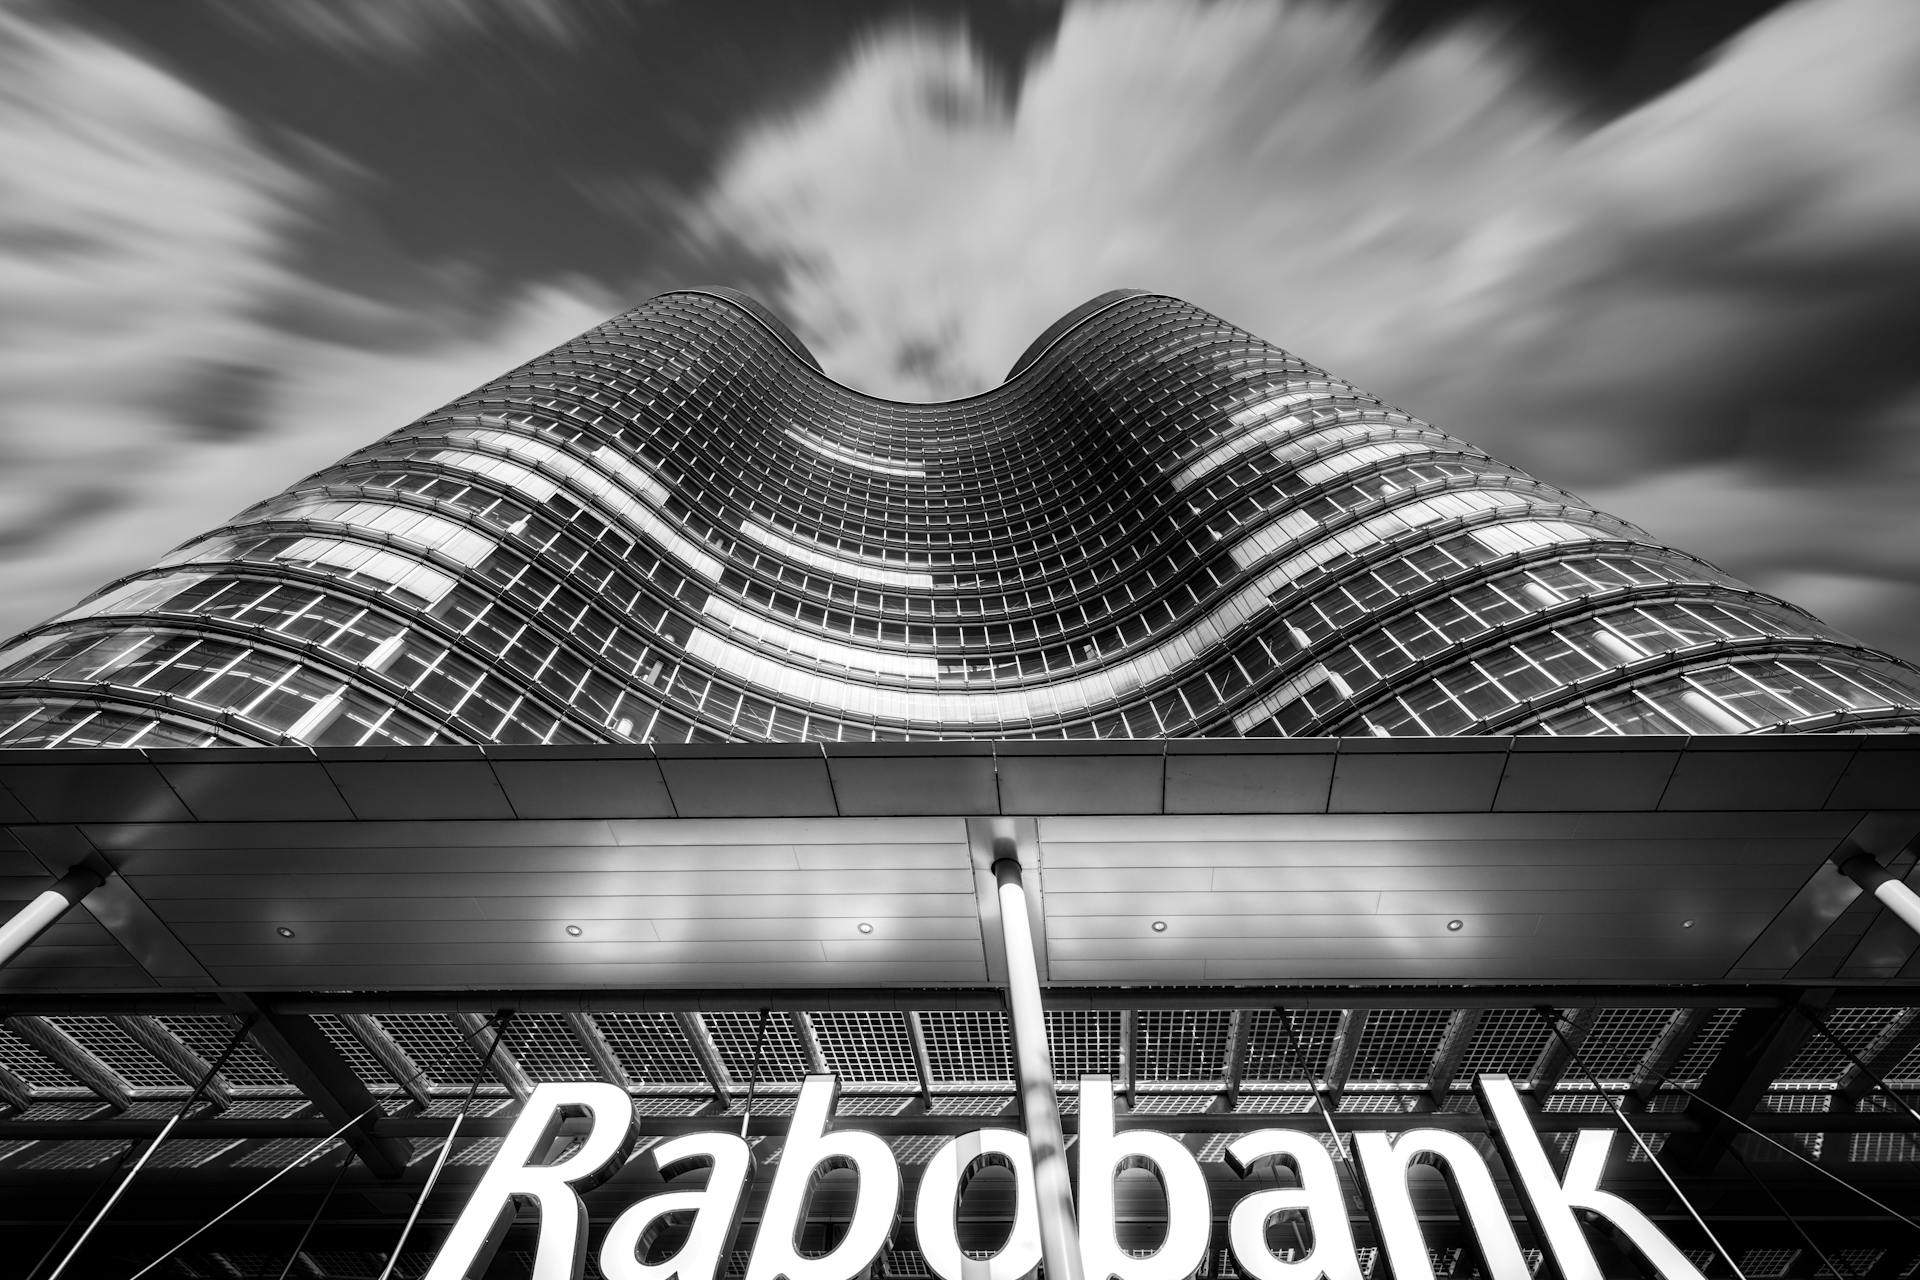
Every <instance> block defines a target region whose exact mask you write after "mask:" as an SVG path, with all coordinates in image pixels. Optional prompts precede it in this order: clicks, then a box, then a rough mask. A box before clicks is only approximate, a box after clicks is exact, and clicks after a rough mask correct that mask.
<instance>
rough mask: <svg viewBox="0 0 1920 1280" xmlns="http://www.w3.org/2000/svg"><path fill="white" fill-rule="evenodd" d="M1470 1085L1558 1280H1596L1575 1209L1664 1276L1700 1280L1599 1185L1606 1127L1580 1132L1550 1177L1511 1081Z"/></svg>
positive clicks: (1488, 1078)
mask: <svg viewBox="0 0 1920 1280" xmlns="http://www.w3.org/2000/svg"><path fill="white" fill-rule="evenodd" d="M1475 1087H1476V1088H1477V1089H1478V1090H1479V1092H1480V1109H1481V1110H1482V1111H1485V1112H1486V1113H1487V1117H1488V1118H1489V1119H1490V1120H1491V1121H1492V1122H1493V1131H1494V1137H1495V1138H1496V1139H1497V1140H1498V1141H1499V1143H1500V1152H1501V1154H1502V1155H1504V1156H1505V1157H1506V1160H1507V1169H1508V1171H1509V1172H1511V1173H1512V1174H1513V1180H1514V1182H1516V1183H1517V1184H1519V1187H1520V1198H1521V1199H1522V1200H1523V1201H1525V1202H1526V1206H1527V1214H1528V1216H1529V1217H1531V1218H1532V1219H1533V1225H1534V1229H1535V1230H1537V1231H1538V1232H1539V1233H1540V1238H1541V1239H1542V1240H1544V1241H1546V1242H1547V1244H1548V1246H1549V1247H1550V1248H1551V1249H1552V1250H1553V1256H1554V1260H1555V1261H1556V1262H1558V1263H1559V1264H1560V1275H1561V1276H1562V1277H1563V1280H1601V1272H1600V1264H1599V1263H1598V1262H1597V1261H1596V1260H1595V1259H1594V1256H1593V1249H1592V1248H1591V1246H1589V1245H1588V1244H1587V1237H1586V1233H1585V1232H1584V1231H1582V1230H1581V1229H1580V1223H1579V1220H1578V1219H1576V1218H1575V1217H1574V1211H1575V1210H1579V1211H1581V1212H1583V1213H1589V1214H1593V1215H1594V1216H1596V1217H1600V1218H1605V1219H1606V1220H1607V1221H1609V1222H1611V1223H1613V1225H1614V1226H1615V1227H1616V1228H1618V1229H1619V1231H1620V1234H1621V1235H1623V1236H1625V1237H1626V1238H1627V1239H1628V1240H1630V1241H1632V1242H1633V1247H1634V1248H1636V1249H1638V1250H1639V1251H1640V1252H1641V1253H1642V1254H1644V1255H1646V1259H1647V1261H1648V1262H1649V1263H1651V1264H1652V1265H1653V1269H1654V1270H1656V1271H1658V1272H1659V1273H1660V1274H1661V1275H1662V1276H1664V1277H1666V1280H1702V1277H1701V1275H1700V1271H1699V1268H1697V1267H1695V1266H1694V1265H1693V1264H1692V1263H1691V1262H1688V1261H1687V1258H1686V1255H1685V1254H1683V1253H1681V1252H1680V1250H1679V1249H1677V1248H1675V1247H1674V1244H1673V1241H1671V1240H1669V1239H1667V1236H1666V1233H1665V1232H1663V1231H1661V1230H1660V1228H1659V1227H1656V1226H1655V1225H1654V1224H1653V1223H1652V1221H1651V1220H1649V1219H1648V1217H1647V1215H1646V1214H1644V1213H1641V1212H1640V1211H1639V1210H1638V1209H1636V1208H1634V1207H1633V1206H1632V1205H1630V1204H1628V1203H1627V1202H1626V1201H1625V1200H1622V1199H1621V1198H1620V1197H1619V1196H1616V1195H1614V1194H1612V1193H1611V1192H1607V1191H1602V1190H1600V1175H1601V1172H1602V1171H1603V1170H1605V1168H1606V1167H1607V1152H1608V1151H1609V1150H1611V1149H1612V1147H1613V1133H1612V1131H1611V1130H1607V1129H1582V1130H1581V1131H1580V1132H1579V1134H1578V1136H1576V1137H1575V1139H1574V1143H1573V1154H1572V1155H1571V1156H1569V1157H1568V1159H1567V1174H1566V1177H1565V1178H1564V1179H1562V1178H1556V1177H1554V1176H1553V1166H1552V1165H1551V1164H1550V1163H1548V1161H1547V1153H1546V1151H1545V1150H1544V1149H1543V1148H1542V1147H1541V1145H1540V1137H1539V1135H1538V1134H1536V1133H1535V1132H1534V1129H1533V1119H1532V1117H1531V1116H1529V1115H1528V1114H1527V1109H1526V1107H1525V1106H1524V1105H1523V1104H1522V1103H1521V1101H1520V1095H1519V1093H1518V1092H1516V1091H1515V1090H1514V1087H1513V1082H1512V1081H1511V1080H1509V1079H1507V1077H1505V1076H1498V1075H1483V1076H1481V1077H1480V1078H1479V1079H1478V1080H1477V1081H1475Z"/></svg>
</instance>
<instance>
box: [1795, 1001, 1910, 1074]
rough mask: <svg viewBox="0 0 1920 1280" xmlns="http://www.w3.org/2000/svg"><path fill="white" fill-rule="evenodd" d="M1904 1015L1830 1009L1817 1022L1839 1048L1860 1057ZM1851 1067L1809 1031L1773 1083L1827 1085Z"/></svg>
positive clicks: (1833, 1046) (1884, 1010) (1892, 1011)
mask: <svg viewBox="0 0 1920 1280" xmlns="http://www.w3.org/2000/svg"><path fill="white" fill-rule="evenodd" d="M1905 1012H1906V1011H1905V1010H1904V1009H1898V1008H1865V1009H1829V1010H1827V1011H1826V1013H1825V1014H1823V1015H1821V1017H1820V1021H1821V1022H1823V1023H1825V1024H1826V1027H1827V1030H1829V1031H1831V1032H1833V1034H1834V1036H1835V1038H1837V1039H1838V1040H1839V1041H1840V1043H1841V1044H1844V1045H1846V1046H1847V1047H1848V1048H1849V1049H1851V1050H1852V1051H1853V1053H1854V1055H1855V1056H1859V1055H1860V1054H1861V1052H1862V1051H1863V1050H1865V1049H1866V1048H1867V1047H1868V1046H1869V1045H1871V1044H1872V1043H1873V1041H1874V1038H1875V1037H1876V1036H1878V1035H1879V1034H1880V1032H1881V1030H1882V1029H1883V1028H1885V1027H1886V1025H1887V1024H1888V1023H1890V1022H1892V1021H1893V1020H1894V1019H1896V1018H1898V1017H1900V1016H1901V1015H1902V1014H1903V1013H1905ZM1850 1065H1852V1061H1851V1059H1849V1058H1848V1057H1847V1055H1846V1053H1845V1052H1843V1051H1842V1050H1841V1048H1840V1045H1836V1044H1835V1043H1834V1042H1833V1041H1832V1040H1829V1039H1827V1038H1826V1037H1825V1036H1823V1035H1821V1034H1820V1033H1819V1032H1818V1031H1809V1032H1808V1034H1807V1041H1806V1043H1805V1044H1804V1045H1802V1046H1801V1049H1800V1052H1799V1053H1797V1054H1795V1055H1794V1057H1793V1061H1792V1062H1790V1063H1788V1064H1787V1067H1786V1069H1785V1070H1784V1071H1782V1072H1781V1073H1780V1075H1779V1076H1778V1077H1777V1079H1776V1081H1775V1083H1776V1084H1780V1083H1786V1082H1789V1081H1795V1080H1808V1081H1827V1080H1831V1079H1833V1078H1834V1077H1835V1076H1836V1075H1838V1074H1839V1073H1840V1072H1842V1071H1844V1070H1846V1069H1847V1067H1849V1066H1850Z"/></svg>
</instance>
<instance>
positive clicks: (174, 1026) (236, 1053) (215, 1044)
mask: <svg viewBox="0 0 1920 1280" xmlns="http://www.w3.org/2000/svg"><path fill="white" fill-rule="evenodd" d="M159 1022H160V1025H161V1026H163V1027H165V1028H166V1029H167V1030H168V1031H169V1032H170V1033H171V1034H172V1035H173V1036H174V1038H175V1039H177V1040H179V1041H180V1043H182V1044H184V1045H186V1046H187V1048H189V1049H191V1050H193V1051H194V1052H195V1053H197V1054H199V1055H200V1060H201V1061H202V1062H204V1063H206V1064H207V1065H208V1066H212V1065H213V1064H214V1063H215V1062H218V1061H220V1056H221V1055H222V1054H226V1062H225V1063H224V1064H223V1065H222V1066H221V1068H220V1078H221V1079H223V1080H225V1081H226V1082H227V1083H228V1084H229V1085H231V1086H232V1087H233V1088H235V1089H237V1090H250V1089H261V1090H268V1091H275V1090H279V1091H286V1090H291V1089H292V1088H293V1086H292V1084H291V1083H289V1082H288V1080H287V1078H286V1077H285V1076H283V1075H281V1074H280V1072H279V1070H278V1069H277V1068H276V1067H275V1066H274V1065H273V1064H272V1063H271V1062H269V1061H267V1056H266V1055H265V1054H263V1053H261V1052H260V1049H259V1046H257V1045H255V1044H254V1043H253V1039H252V1037H250V1036H246V1037H242V1038H241V1040H240V1042H239V1043H238V1044H237V1045H236V1044H234V1043H233V1036H234V1033H235V1032H236V1031H238V1030H239V1029H240V1023H239V1022H238V1020H236V1019H234V1018H208V1017H198V1016H192V1015H179V1014H163V1015H162V1016H161V1017H160V1019H159ZM230 1045H231V1046H232V1052H230V1053H229V1052H228V1046H230Z"/></svg>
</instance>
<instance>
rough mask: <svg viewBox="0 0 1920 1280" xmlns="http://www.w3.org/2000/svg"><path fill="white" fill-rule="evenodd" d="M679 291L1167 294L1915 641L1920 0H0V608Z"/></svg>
mask: <svg viewBox="0 0 1920 1280" xmlns="http://www.w3.org/2000/svg"><path fill="white" fill-rule="evenodd" d="M698 283H714V284H731V285H736V286H739V287H742V288H746V289H748V290H749V291H750V292H753V293H755V294H756V295H758V296H760V297H762V298H764V299H765V300H766V301H767V302H768V303H769V304H770V305H772V306H773V307H775V309H776V310H779V311H780V312H781V313H782V314H784V315H786V316H787V317H789V318H790V319H791V321H792V322H793V324H794V325H795V327H796V329H798V330H799V332H800V333H801V334H802V336H803V337H804V338H805V339H806V340H807V341H808V343H809V344H810V345H811V346H812V347H813V349H814V350H815V351H816V353H817V354H818V355H819V356H820V358H821V360H822V362H823V364H824V365H825V367H826V368H827V370H828V372H829V373H831V374H833V375H834V376H836V377H838V378H840V379H842V380H843V381H846V382H848V383H849V384H851V385H855V386H858V387H861V388H863V389H866V390H870V391H873V392H875V393H877V394H885V395H892V396H896V397H899V398H902V399H939V398H945V397H948V396H952V395H957V394H964V393H967V392H971V391H977V390H979V389H981V388H983V387H985V386H990V385H992V384H993V383H995V382H997V381H998V380H999V378H1000V377H1001V375H1002V374H1003V373H1004V371H1005V369H1006V368H1007V366H1008V364H1009V363H1010V362H1011V361H1012V359H1013V357H1014V356H1015V355H1016V354H1017V353H1018V352H1019V351H1020V350H1021V349H1022V348H1024V347H1025V346H1026V344H1027V343H1028V342H1029V341H1030V340H1031V339H1032V337H1033V336H1034V335H1035V334H1036V333H1038V332H1039V330H1040V329H1042V328H1044V327H1045V325H1046V324H1047V323H1048V322H1049V321H1051V320H1052V319H1054V318H1055V317H1057V316H1058V315H1059V314H1061V313H1062V312H1064V311H1066V310H1068V309H1069V308H1071V307H1072V306H1074V305H1076V304H1077V303H1079V302H1081V301H1083V300H1084V299H1085V298H1087V297H1089V296H1092V295H1093V294H1096V293H1099V292H1103V291H1104V290H1106V289H1109V288H1113V287H1116V286H1123V285H1126V286H1134V287H1142V288H1150V289H1159V290H1163V291H1166V292H1169V293H1173V294H1176V295H1179V296H1182V297H1186V298H1189V299H1190V300H1192V301H1194V302H1197V303H1199V304H1200V305H1202V306H1205V307H1208V308H1210V309H1212V310H1214V311H1217V312H1219V313H1220V314H1222V315H1224V316H1226V317H1227V318H1228V319H1230V320H1233V321H1235V322H1236V323H1239V324H1242V325H1245V326H1246V327H1248V328H1250V329H1252V330H1254V331H1255V332H1257V333H1260V334H1261V335H1262V336H1264V337H1266V338H1268V339H1270V340H1271V341H1274V342H1276V343H1278V344H1280V345H1282V346H1285V347H1288V348H1290V349H1293V350H1296V351H1298V352H1299V353H1301V354H1302V355H1304V356H1306V357H1307V358H1309V359H1311V360H1315V361H1317V362H1319V363H1321V364H1324V365H1326V366H1327V367H1329V368H1331V369H1333V370H1335V371H1336V372H1338V373H1340V374H1342V375H1343V376H1346V377H1349V378H1351V379H1352V380H1353V381H1355V382H1357V383H1358V384H1359V385H1361V386H1363V387H1367V388H1369V389H1370V390H1373V391H1376V392H1378V393H1380V394H1382V395H1383V396H1385V397H1387V398H1388V399H1390V400H1392V401H1394V402H1396V403H1397V404H1399V405H1401V406H1402V407H1404V408H1406V409H1408V410H1409V411H1411V412H1413V413H1416V414H1418V415H1420V416H1422V417H1425V418H1428V419H1430V420H1432V421H1434V422H1436V423H1437V424H1439V425H1441V426H1442V427H1445V428H1446V429H1448V430H1451V431H1453V432H1455V433H1456V434H1458V435H1461V436H1463V437H1464V438H1466V439H1468V440H1471V441H1473V442H1475V443H1477V444H1480V445H1482V446H1484V447H1487V448H1489V449H1491V450H1492V451H1493V452H1495V453H1496V454H1499V455H1501V456H1504V457H1507V458H1509V459H1511V460H1512V461H1515V462H1518V463H1520V464H1522V465H1524V466H1526V467H1528V468H1529V469H1531V470H1533V471H1535V472H1536V473H1537V474H1539V475H1540V476H1542V477H1543V478H1544V479H1548V480H1550V481H1554V482H1557V483H1563V484H1567V485H1569V486H1570V487H1572V488H1574V489H1575V490H1576V491H1579V492H1582V493H1584V494H1585V495H1586V496H1587V497H1589V498H1590V499H1592V500H1593V501H1595V502H1596V503H1597V504H1599V505H1601V506H1603V507H1608V508H1610V509H1613V510H1615V511H1617V512H1618V513H1619V514H1622V515H1625V516H1627V517H1628V518H1630V519H1634V520H1637V521H1638V522H1640V523H1642V524H1643V525H1646V526H1647V527H1648V528H1649V529H1650V530H1651V531H1652V532H1653V533H1655V534H1656V535H1658V536H1659V537H1661V538H1662V539H1664V540H1666V541H1670V542H1672V543H1673V544H1675V545H1678V546H1681V547H1684V548H1687V549H1689V550H1693V551H1696V552H1699V553H1701V554H1704V555H1706V556H1708V557H1709V558H1712V559H1715V560H1717V561H1719V562H1720V563H1722V564H1724V565H1726V566H1727V567H1728V568H1730V569H1732V570H1733V571H1734V572H1736V573H1739V574H1741V575H1742V576H1745V577H1747V578H1748V579H1749V580H1750V581H1752V582H1754V583H1755V584H1756V585H1758V586H1760V587H1761V588H1762V589H1765V590H1771V591H1776V592H1778V593H1780V594H1781V595H1783V596H1785V597H1787V598H1789V599H1793V600H1795V601H1797V602H1799V603H1801V604H1803V605H1806V606H1807V607H1809V608H1812V609H1813V610H1814V611H1815V612H1817V613H1820V614H1822V615H1823V616H1826V617H1827V618H1828V619H1829V620H1831V621H1833V622H1835V623H1836V624H1837V625H1839V626H1841V627H1843V628H1846V629H1849V630H1852V631H1854V632H1855V633H1856V634H1859V635H1861V636H1862V637H1863V638H1865V639H1867V640H1868V641H1870V642H1872V643H1876V644H1880V645H1883V646H1886V647H1888V648H1890V649H1892V650H1894V651H1895V652H1899V653H1902V654H1904V655H1905V656H1909V657H1914V656H1920V516H1916V515H1915V514H1914V508H1915V507H1916V505H1920V504H1916V503H1915V501H1914V499H1915V496H1916V493H1920V371H1917V370H1916V368H1915V363H1914V358H1913V356H1912V354H1911V340H1910V338H1909V336H1908V335H1910V334H1911V333H1912V332H1913V331H1914V329H1915V326H1916V323H1917V322H1920V304H1917V303H1916V302H1915V299H1916V298H1920V289H1916V288H1915V285H1916V284H1920V5H1914V4H1912V3H1911V0H1806V2H1803V3H1797V4H1788V5H1781V4H1775V3H1766V2H1762V0H1552V2H1551V3H1536V2H1534V0H1382V2H1381V3H1378V4H1367V3H1362V2H1360V0H1340V2H1339V3H1324V4H1323V3H1314V2H1312V0H1305V2H1302V3H1294V4H1288V5H1283V4H1279V3H1270V2H1269V0H1249V2H1247V3H1233V2H1231V0H1214V2H1212V3H1193V4H1159V3H1124V2H1120V3H1104V4H1067V5H1061V4H1054V3H1044V2H1041V0H1007V2H1005V3H962V2H961V0H952V2H949V3H926V2H918V3H901V2H898V0H866V2H862V3H852V2H847V3H840V2H835V0H805V2H802V0H786V2H783V3H771V2H753V0H724V2H716V0H697V2H696V0H689V2H686V3H673V2H669V0H652V2H647V3H641V2H634V3H625V4H618V3H601V4H587V3H577V2H574V0H565V2H561V0H492V2H483V0H274V2H273V3H260V2H258V0H230V2H229V3H212V2H211V0H173V2H171V3H168V4H164V5H159V4H154V3H152V2H151V0H72V2H70V3H65V4H54V3H51V2H41V0H13V2H12V3H10V4H9V3H0V585H3V586H4V587H5V588H6V590H5V591H4V592H3V593H0V633H6V632H10V631H12V630H15V629H17V628H20V627H24V626H28V625H31V624H33V623H34V622H37V621H39V620H40V619H41V618H44V617H46V616H47V615H49V614H51V613H53V612H55V611H56V610H58V609H60V608H63V607H65V606H66V605H67V604H69V603H71V602H72V601H73V600H74V599H76V598H78V597H79V596H80V595H82V594H84V593H85V592H87V591H88V590H90V589H91V588H92V587H94V586H96V585H98V584H99V583H101V582H103V581H105V580H106V579H108V578H110V577H112V576H115V575H118V574H120V573H124V572H128V571H130V570H132V569H135V568H138V567H140V566H141V565H143V564H146V563H148V562H150V561H151V560H152V559H153V558H155V557H156V556H157V555H158V554H160V553H161V552H162V551H164V550H165V549H166V548H167V547H168V546H170V545H172V544H173V543H175V542H177V541H179V540H181V539H183V538H186V537H188V536H190V535H192V534H194V533H196V532H198V531H200V530H202V529H205V528H208V527H210V526H213V525H215V524H217V523H219V522H220V521H221V520H223V519H225V518H226V517H227V516H228V515H229V514H230V513H231V512H233V511H235V510H237V509H239V508H241V507H243V506H245V505H247V503H248V502H250V501H251V500H253V499H255V498H257V497H259V496H262V495H263V494H265V493H266V492H269V491H271V490H273V489H275V488H278V487H280V486H281V485H283V484H285V483H287V482H289V481H291V480H293V479H295V478H297V477H298V476H299V475H301V474H303V473H305V472H307V471H310V470H313V469H315V468H317V467H319V466H321V465H324V464H325V463H326V462H328V461H330V460H331V459H332V458H334V457H337V456H339V455H340V454H342V453H344V452H347V451H348V450H350V449H352V448H354V447H356V446H358V445H359V444H361V443H364V442H365V441H367V440H369V439H371V438H373V437H375V436H377V435H379V434H381V433H382V432H384V431H387V430H390V429H391V428H393V427H394V426H397V425H399V424H400V423H402V422H404V421H406V420H407V419H409V418H411V417H413V416H415V415H417V414H419V413H421V412H423V411H425V410H427V409H429V408H431V407H432V406H433V405H435V404H437V403H439V402H440V401H442V400H444V399H446V398H448V397H451V396H452V395H455V394H457V393H459V392H460V391H462V390H464V389H466V388H467V387H469V386H471V385H474V384H476V383H478V382H481V381H484V380H485V379H486V378H488V377H490V376H492V375H493V374H495V373H497V372H498V371H500V370H501V369H503V368H506V367H509V366H511V365H512V364H515V363H518V362H520V361H522V360H524V359H526V358H528V357H529V356H531V355H532V354H534V353H536V352H538V351H539V350H542V349H544V348H546V347H548V346H551V345H553V344H554V343H557V342H559V341H562V340H564V339H565V338H567V337H569V336H571V334H573V333H575V332H578V331H579V330H581V329H584V328H586V327H588V326H589V325H591V324H592V323H594V322H596V321H597V320H598V319H600V318H603V317H604V316H605V315H606V314H609V313H611V312H612V311H614V310H617V309H618V308H620V307H622V306H627V305H631V304H633V303H635V302H638V301H640V300H642V299H644V298H645V297H647V296H649V295H650V294H652V293H654V292H657V291H659V290H661V289H665V288H671V287H675V286H681V285H687V284H698Z"/></svg>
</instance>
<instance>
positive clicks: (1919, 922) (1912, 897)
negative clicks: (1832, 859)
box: [1840, 853, 1920, 933]
mask: <svg viewBox="0 0 1920 1280" xmlns="http://www.w3.org/2000/svg"><path fill="white" fill-rule="evenodd" d="M1840 870H1841V872H1842V873H1843V874H1844V875H1846V877H1847V878H1848V879H1850V880H1852V881H1853V882H1854V883H1855V884H1857V885H1859V886H1860V887H1861V888H1862V889H1865V890H1866V891H1867V892H1868V893H1870V894H1872V895H1873V896H1874V897H1876V898H1878V899H1879V900H1880V902H1881V904H1882V905H1883V906H1885V907H1886V909H1887V910H1889V911H1891V912H1893V914H1894V915H1896V916H1899V917H1900V919H1901V921H1902V922H1904V923H1905V924H1906V926H1907V928H1909V929H1911V930H1913V931H1914V932H1915V933H1920V894H1916V893H1915V892H1914V891H1913V889H1912V888H1911V887H1910V886H1909V885H1907V884H1906V883H1905V882H1904V881H1900V880H1896V879H1894V877H1893V873H1892V872H1890V871H1888V870H1887V869H1886V868H1885V867H1883V866H1881V865H1880V862H1879V860H1878V859H1876V858H1875V857H1874V856H1873V855H1872V854H1870V853H1856V854H1854V855H1853V856H1852V857H1850V858H1848V859H1847V860H1846V861H1845V862H1842V863H1841V864H1840Z"/></svg>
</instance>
